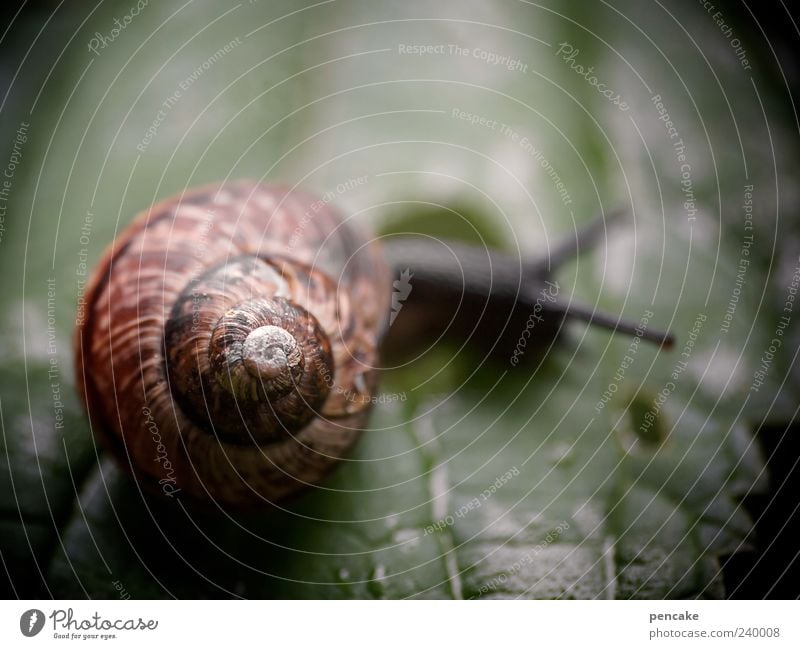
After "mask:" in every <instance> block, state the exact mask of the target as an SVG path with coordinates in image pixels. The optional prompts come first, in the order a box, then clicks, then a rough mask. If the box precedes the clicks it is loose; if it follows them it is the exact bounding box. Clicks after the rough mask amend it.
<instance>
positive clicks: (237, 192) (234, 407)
mask: <svg viewBox="0 0 800 649" xmlns="http://www.w3.org/2000/svg"><path fill="white" fill-rule="evenodd" d="M390 294H391V281H390V277H389V271H388V268H387V267H386V264H385V262H384V260H383V258H382V255H381V251H380V249H379V248H378V247H377V246H376V245H375V244H373V243H369V241H368V239H366V238H365V237H364V235H363V234H362V233H361V232H360V231H359V230H358V229H355V228H353V227H352V226H350V225H348V224H346V223H343V222H342V221H341V220H340V219H339V217H338V215H337V214H336V213H335V212H333V211H332V210H331V209H330V208H329V207H328V206H327V205H325V204H323V203H322V202H321V201H318V200H316V199H315V198H313V197H311V196H309V195H306V194H302V193H299V192H291V193H290V192H288V191H287V190H285V189H283V188H280V187H275V186H270V185H265V184H259V183H252V182H237V183H228V184H224V185H220V186H213V187H205V188H200V189H197V190H194V191H192V192H188V193H185V194H183V195H181V196H176V197H174V198H171V199H167V200H165V201H163V202H161V203H159V204H157V205H154V206H153V207H151V208H150V209H149V210H147V211H145V212H144V213H142V214H140V215H139V216H138V217H137V218H136V219H135V220H134V221H133V222H132V223H131V225H130V226H129V227H128V228H127V229H126V230H125V231H124V232H123V233H122V234H121V235H120V236H119V237H117V239H116V240H115V241H114V243H112V245H111V246H110V248H109V250H108V251H107V252H106V254H105V256H104V257H103V259H102V260H101V262H100V263H99V264H98V266H97V267H96V269H95V272H94V274H93V276H92V279H91V280H90V283H89V285H88V288H87V291H86V295H85V299H86V303H87V309H86V318H85V320H84V321H83V322H80V323H79V326H78V327H77V330H76V370H77V377H78V384H79V386H80V387H81V390H82V392H83V395H84V398H85V401H86V405H87V410H88V412H89V415H90V418H91V420H92V424H93V430H94V432H95V433H96V434H97V435H98V436H99V437H100V439H101V440H102V441H104V442H105V443H106V446H107V447H108V448H109V449H110V450H111V451H112V452H113V454H114V455H115V456H116V457H117V459H118V460H119V461H120V463H121V464H122V465H123V466H124V467H126V468H128V469H129V470H130V471H131V472H132V473H133V474H134V475H135V476H136V478H137V480H138V481H139V482H140V483H141V484H142V485H143V486H144V487H145V488H147V489H148V490H150V491H158V492H160V491H163V492H164V493H165V494H166V495H168V496H170V495H172V496H174V497H180V495H181V493H182V494H183V495H184V496H186V497H187V498H188V500H190V501H200V502H205V503H214V504H215V505H216V506H219V507H224V508H230V509H233V508H248V507H250V508H252V507H254V506H261V505H264V504H265V503H271V502H276V501H279V500H281V499H283V498H285V497H287V496H290V495H292V494H293V493H296V492H297V491H299V490H301V489H303V488H305V487H306V486H308V485H313V484H316V483H318V482H319V481H320V480H322V478H324V477H325V475H327V473H328V472H329V471H330V470H331V469H332V468H333V467H334V466H335V464H336V463H337V461H338V460H339V459H341V458H342V456H343V455H344V454H345V453H346V452H347V450H348V449H349V447H350V446H351V445H352V444H353V442H354V441H355V439H356V438H357V437H358V434H359V432H360V430H361V429H362V428H363V426H364V424H365V423H366V419H367V416H368V411H369V406H370V404H371V402H372V399H371V395H372V393H373V391H374V389H375V385H376V375H375V371H374V367H375V364H376V360H377V345H378V341H379V339H380V337H381V335H382V333H383V330H384V329H385V327H386V321H387V318H388V312H389V304H388V303H389V298H390Z"/></svg>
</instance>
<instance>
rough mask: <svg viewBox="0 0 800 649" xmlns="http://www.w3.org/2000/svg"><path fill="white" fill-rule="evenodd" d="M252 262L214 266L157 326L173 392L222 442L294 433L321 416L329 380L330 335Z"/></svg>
mask: <svg viewBox="0 0 800 649" xmlns="http://www.w3.org/2000/svg"><path fill="white" fill-rule="evenodd" d="M287 291H288V288H287V287H286V285H285V282H284V280H283V278H282V277H281V275H280V273H279V272H278V270H277V269H275V268H274V267H272V266H271V265H270V264H269V263H268V262H266V261H264V260H262V259H260V258H259V257H251V256H246V257H240V258H237V259H234V260H232V261H230V262H228V263H224V262H223V263H222V264H221V265H219V266H216V267H214V268H211V269H210V270H208V271H206V272H205V273H203V274H202V275H200V276H198V277H197V278H195V279H193V280H192V281H191V282H190V283H189V285H187V287H186V288H185V289H184V290H183V291H182V292H181V293H180V295H179V296H178V299H177V301H176V302H175V305H174V306H173V308H172V313H171V314H170V317H169V319H168V320H167V323H166V325H165V328H164V350H165V357H166V363H167V373H168V375H169V379H170V389H171V391H172V393H173V394H174V395H175V396H176V399H177V400H178V401H179V403H180V404H181V406H182V408H183V412H184V413H186V414H187V416H189V417H190V418H192V419H193V420H194V421H195V422H196V423H197V424H199V425H201V426H203V427H205V428H206V429H207V430H210V431H213V434H215V435H216V436H217V437H219V438H220V439H224V440H226V441H230V442H233V443H240V444H248V443H252V442H256V443H264V442H269V441H275V440H278V439H281V438H282V437H285V436H287V435H291V434H293V433H295V432H297V431H298V430H300V429H301V428H302V427H303V426H305V425H306V424H308V423H309V422H310V421H311V420H312V419H313V418H314V417H316V416H319V415H320V411H321V408H322V405H323V404H324V403H325V400H326V399H327V396H328V393H329V391H330V386H329V384H328V383H327V382H326V377H329V376H332V375H333V374H334V367H333V366H334V361H333V357H332V354H331V345H330V342H329V341H328V337H327V335H326V334H325V333H324V332H323V331H322V329H321V327H320V324H319V322H318V321H317V319H316V318H315V317H314V316H313V315H312V314H311V313H309V312H308V311H307V310H306V309H304V308H303V307H301V306H299V305H297V304H294V303H292V302H291V300H290V299H288V297H287Z"/></svg>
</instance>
